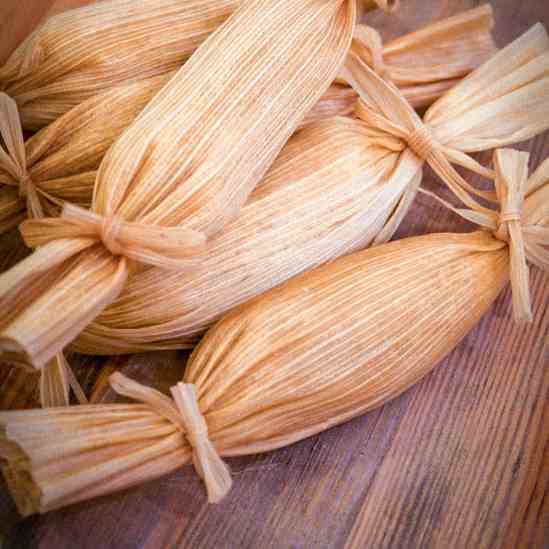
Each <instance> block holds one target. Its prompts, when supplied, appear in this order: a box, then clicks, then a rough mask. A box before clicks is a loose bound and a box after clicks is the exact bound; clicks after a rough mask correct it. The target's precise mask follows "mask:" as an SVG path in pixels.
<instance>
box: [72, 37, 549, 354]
mask: <svg viewBox="0 0 549 549" xmlns="http://www.w3.org/2000/svg"><path fill="white" fill-rule="evenodd" d="M548 44H549V42H548V41H547V35H546V34H545V32H544V31H543V29H542V28H541V27H536V28H535V29H533V30H532V31H530V33H528V34H527V35H526V36H525V37H523V38H521V39H519V41H518V42H517V43H515V44H511V45H510V46H508V48H506V49H505V50H503V51H502V52H501V53H500V54H498V56H497V57H498V59H496V60H495V62H496V64H497V65H498V66H501V59H504V58H506V57H510V56H511V55H510V54H512V55H513V56H514V57H515V59H517V65H516V66H515V67H511V68H510V69H509V72H508V73H507V72H505V69H503V68H501V69H500V70H501V71H502V73H503V74H501V76H500V77H498V76H497V75H496V76H494V77H493V82H494V88H493V89H496V90H498V92H497V93H498V95H496V97H493V96H492V95H489V94H491V93H492V91H491V90H490V88H486V86H484V83H483V82H484V73H485V71H490V70H491V69H490V67H492V66H493V65H492V62H491V61H490V62H488V64H487V65H485V66H483V67H481V68H479V69H478V70H477V71H476V72H475V73H472V74H471V76H470V79H469V81H468V83H464V84H463V85H459V86H458V89H455V90H452V91H450V92H448V94H447V95H445V96H443V98H442V99H441V100H440V101H446V97H448V96H451V97H455V98H461V97H467V95H468V94H470V95H471V96H472V97H475V98H476V99H478V104H477V105H474V106H473V107H472V108H471V109H470V110H469V111H467V113H466V115H465V114H463V115H461V116H458V117H456V119H455V123H456V130H455V131H456V134H455V135H456V138H458V137H459V139H461V141H460V142H457V144H456V146H455V148H452V149H450V148H448V149H446V148H444V149H443V148H442V147H441V148H440V149H438V148H437V149H436V150H437V151H441V152H438V153H437V156H436V158H435V159H434V160H432V159H431V158H430V157H428V158H427V162H428V163H430V164H432V165H433V166H434V167H435V168H437V170H438V172H439V173H440V175H441V176H442V179H443V181H444V182H445V183H446V184H448V185H449V186H450V188H451V189H453V190H454V191H455V192H456V193H457V194H458V195H459V196H462V197H463V192H464V191H463V189H464V188H467V184H466V182H465V181H463V180H462V178H460V177H459V175H458V174H457V172H456V171H455V170H453V168H452V167H451V165H450V164H449V160H448V159H453V158H454V156H455V155H456V154H457V153H459V152H460V151H467V150H470V147H471V146H472V145H475V146H476V145H477V143H478V141H479V137H482V135H483V132H485V131H489V132H490V133H488V135H489V136H490V137H491V138H492V139H491V140H490V141H487V142H486V143H481V145H480V146H479V148H482V149H484V148H486V149H489V148H490V147H492V146H495V145H498V144H501V145H504V144H507V143H510V142H514V141H518V140H521V139H523V138H525V137H528V136H530V135H534V134H535V133H537V132H539V131H541V130H542V129H543V128H547V127H549V112H548V108H549V105H548V104H547V100H546V93H545V90H546V89H547V86H548V85H549V78H547V76H546V75H547V71H548V70H549V55H548V54H547V53H546V52H547V48H548ZM526 51H528V54H529V55H528V56H525V52H526ZM513 52H516V55H515V53H513ZM521 52H522V53H521ZM530 57H534V58H535V61H534V62H536V63H538V64H539V66H538V68H537V69H536V71H533V70H532V71H530V72H529V78H528V80H526V81H525V82H522V83H521V82H518V83H517V86H516V87H510V89H507V88H505V83H506V82H510V81H511V78H512V77H513V75H515V74H516V75H517V76H520V74H521V72H522V71H523V68H526V69H527V68H528V63H527V62H526V61H525V59H529V58H530ZM521 59H522V61H521ZM508 64H509V63H508V62H507V66H508ZM508 75H510V76H509V78H508ZM369 89H370V90H379V91H378V94H379V97H381V98H382V99H383V100H384V101H389V102H388V104H387V105H388V106H387V107H386V109H387V112H389V115H388V116H391V117H396V116H403V115H400V114H399V112H400V111H399V110H398V109H399V108H400V109H401V110H402V111H403V112H404V113H406V116H410V117H414V118H411V120H413V121H414V124H418V125H419V124H421V121H419V119H418V118H417V116H416V115H415V113H414V112H413V111H412V109H411V108H410V107H409V106H408V105H407V104H406V102H405V101H404V100H403V99H402V98H401V96H400V95H398V94H397V92H396V91H395V89H394V87H392V86H390V85H388V84H386V83H384V82H383V81H382V80H380V79H379V78H378V77H376V79H375V80H373V84H372V85H371V86H370V87H369ZM484 91H486V94H487V95H483V92H484ZM388 98H390V100H389V99H388ZM376 99H377V98H376ZM393 99H394V101H393ZM525 102H526V104H528V105H529V107H530V108H529V110H524V105H525ZM447 103H448V104H447V108H446V109H445V111H444V112H445V114H443V115H441V117H440V121H438V122H437V125H433V126H432V128H431V131H432V132H433V133H434V134H435V133H436V132H437V131H438V128H439V127H441V128H444V124H445V120H446V119H448V120H453V118H452V117H453V113H454V111H455V110H457V109H459V108H460V104H459V100H458V99H455V100H453V101H449V102H447ZM381 105H382V107H385V104H381ZM438 105H439V103H438V102H437V103H435V104H434V105H433V107H432V108H433V109H437V108H438ZM487 105H488V106H490V108H491V110H490V113H487V114H485V111H486V108H487ZM380 109H381V107H380ZM371 110H373V108H371ZM382 112H383V111H382ZM430 112H431V111H428V113H427V114H426V117H425V119H426V120H429V117H430ZM359 114H360V112H359ZM483 116H484V118H482V117H483ZM461 118H463V120H464V123H466V124H468V126H467V128H466V129H465V130H464V131H462V132H461V134H460V130H457V128H458V125H459V123H460V119H461ZM477 119H478V120H479V121H480V123H479V124H478V125H476V124H470V121H471V120H472V121H475V120H477ZM382 120H383V119H382ZM397 120H400V119H399V118H397ZM488 126H489V127H490V128H491V130H487V129H486V128H487V127H488ZM409 135H410V134H408V136H409ZM408 136H407V134H406V132H401V133H396V134H394V135H392V134H390V133H387V132H386V131H384V130H383V129H379V128H377V127H376V124H375V123H366V122H364V121H362V120H360V119H356V120H353V119H349V118H334V119H332V120H326V121H323V122H318V123H315V124H310V125H309V126H307V127H305V128H304V129H302V130H301V131H300V132H298V133H297V134H296V135H295V136H294V137H293V138H292V139H291V140H290V141H289V143H288V144H287V145H286V147H285V148H284V150H283V152H282V153H281V155H280V156H279V157H278V158H277V160H276V161H275V163H274V164H273V166H272V167H271V169H270V170H269V172H268V173H267V175H266V177H265V178H264V180H263V181H262V183H261V184H260V185H259V186H258V187H257V188H256V190H255V191H254V193H252V195H251V198H250V200H249V202H248V203H247V204H246V205H245V206H244V208H243V210H242V214H241V216H240V217H239V218H238V219H237V220H235V221H234V222H232V223H230V224H229V225H227V226H226V228H225V229H224V231H223V233H222V234H220V235H219V236H218V237H217V238H216V239H215V240H212V241H211V242H210V243H209V244H208V245H207V246H206V248H205V250H204V251H203V252H202V253H201V254H200V255H199V256H198V257H199V258H200V263H201V265H202V268H200V269H197V270H196V271H195V272H190V273H188V274H187V275H186V276H185V277H181V276H180V275H179V273H177V272H173V273H168V272H163V271H161V270H159V269H157V268H150V269H145V270H143V271H141V272H139V273H136V274H135V275H133V276H132V278H131V279H130V280H129V281H128V284H127V286H126V287H125V289H124V290H123V292H122V293H121V295H120V297H119V298H118V299H117V300H116V301H115V302H114V303H113V304H111V305H110V306H109V307H107V308H106V309H105V310H104V311H103V312H102V313H101V314H100V315H99V316H98V317H97V318H96V319H95V321H94V322H92V323H90V325H89V326H88V327H86V328H85V329H84V330H83V332H82V333H81V334H80V335H79V336H78V338H77V339H76V341H75V343H74V349H75V350H78V351H81V352H86V353H93V354H114V353H128V352H139V351H145V350H153V349H166V348H180V347H189V346H192V345H194V344H195V343H196V340H197V338H198V337H199V336H200V335H201V334H202V333H203V332H204V330H205V329H206V328H207V327H208V326H209V325H210V324H211V323H213V322H214V321H215V320H217V319H218V318H219V317H220V316H221V315H223V314H225V313H226V312H227V311H229V310H230V309H231V308H232V307H235V306H237V305H239V304H241V303H243V302H245V301H246V300H248V299H251V298H253V297H255V296H256V295H258V294H260V293H262V292H264V291H266V290H268V289H270V288H272V287H274V286H276V285H278V284H280V283H282V282H284V281H285V280H288V279H289V278H291V277H292V276H295V275H296V274H298V273H300V272H303V271H306V270H308V269H311V268H313V267H316V266H318V265H320V264H321V263H324V262H326V261H330V260H333V259H335V258H337V257H339V256H341V255H343V254H346V253H350V252H352V251H355V250H358V249H360V248H363V247H365V246H368V245H372V244H380V243H383V242H385V241H386V240H388V239H389V238H390V237H391V236H392V234H393V233H394V231H395V230H396V228H397V227H398V225H399V223H400V221H401V220H402V219H403V217H404V215H405V213H406V211H407V209H408V208H409V206H410V205H411V203H412V202H413V199H414V197H415V195H416V193H417V190H418V188H419V186H420V183H421V178H422V169H423V168H422V167H423V164H424V160H423V158H422V157H420V156H418V155H417V154H416V153H415V152H414V151H413V150H411V148H410V146H409V144H408V141H407V139H408ZM448 139H452V136H451V134H450V135H449V136H448V137H447V138H446V140H448ZM443 143H444V141H443ZM450 145H453V143H452V142H450ZM440 157H442V161H439V158H440ZM463 158H468V159H469V160H470V163H472V162H473V160H472V158H470V157H466V156H465V155H464V154H463ZM463 158H462V157H460V158H459V160H460V162H461V163H463V161H462V160H463ZM439 165H442V166H443V169H440V168H439ZM472 167H473V169H475V170H476V171H479V172H480V173H482V174H487V175H491V174H492V171H491V170H489V169H488V168H485V167H483V166H480V165H478V166H477V165H475V164H473V165H472ZM468 203H471V201H470V200H468ZM473 204H476V202H473ZM166 303H169V307H167V306H166Z"/></svg>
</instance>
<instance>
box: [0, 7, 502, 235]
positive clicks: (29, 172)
mask: <svg viewBox="0 0 549 549" xmlns="http://www.w3.org/2000/svg"><path fill="white" fill-rule="evenodd" d="M492 26H493V14H492V10H491V8H490V7H489V6H482V7H480V8H476V9H473V10H469V11H466V12H463V13H462V14H459V15H457V16H455V17H451V18H449V19H445V20H442V21H440V22H437V23H434V24H432V25H429V26H427V27H425V28H424V29H422V30H420V31H416V32H414V33H411V34H409V35H407V36H404V37H402V38H400V39H398V40H395V41H393V42H391V43H389V44H387V45H386V46H385V48H382V46H381V41H380V40H379V39H378V36H377V33H376V32H375V31H374V30H373V29H369V28H368V27H366V26H360V25H359V26H358V27H357V28H356V30H355V40H354V41H353V47H354V49H355V50H356V51H357V52H358V53H359V54H360V56H361V59H362V60H363V61H365V62H366V63H368V64H369V65H370V66H371V67H372V68H373V69H374V70H375V71H376V72H379V73H381V75H382V76H384V77H385V78H390V79H391V80H392V81H393V82H395V83H396V84H397V85H398V86H399V88H400V89H401V91H403V93H404V96H405V97H406V98H407V99H408V100H409V101H410V103H411V104H412V105H413V106H418V105H419V106H422V105H424V104H426V102H428V103H431V102H432V101H433V100H434V99H436V98H437V97H438V96H440V95H441V94H442V92H443V91H445V90H446V89H447V88H448V87H450V86H451V85H452V84H453V83H455V82H456V80H457V79H458V78H459V77H462V76H463V75H465V74H466V73H468V72H469V71H471V70H472V69H474V68H475V67H477V66H479V65H480V64H482V63H483V62H484V61H485V60H486V59H487V58H488V57H489V56H490V55H492V54H493V53H494V52H495V45H494V42H493V40H492V37H491V33H490V31H491V28H492ZM434 40H437V46H436V48H434V47H433V41H434ZM402 65H406V67H407V69H404V68H402V67H401V66H402ZM174 73H175V71H172V72H170V73H167V74H163V75H161V76H156V77H153V78H149V79H145V80H140V81H137V82H134V83H130V84H126V85H119V86H117V87H114V88H110V89H108V90H107V91H104V92H102V93H98V94H97V95H94V96H93V97H91V98H89V99H87V100H85V101H83V102H82V103H79V104H78V105H77V106H75V107H73V108H72V109H71V110H69V111H68V112H67V113H65V114H63V115H62V116H60V117H59V118H57V119H56V120H55V122H53V123H52V124H50V125H49V126H48V127H47V129H43V130H41V131H40V132H38V133H37V134H36V135H34V136H33V137H31V138H30V139H29V140H28V141H27V142H26V143H25V144H23V140H22V135H23V134H22V132H21V131H18V130H19V129H20V124H21V123H20V120H19V116H18V114H17V111H16V109H15V106H14V105H13V104H12V103H11V102H10V99H8V97H7V96H6V95H5V94H0V109H1V110H0V122H2V121H3V123H2V124H1V125H0V130H2V129H3V130H4V132H3V133H5V134H6V135H7V137H6V141H9V142H10V143H11V148H10V149H11V151H13V153H12V154H11V155H10V154H9V153H10V150H8V151H7V152H8V155H7V156H6V155H5V154H3V153H2V152H1V151H0V232H3V231H6V230H8V229H9V228H11V227H13V226H16V225H18V224H19V223H20V222H21V221H22V220H23V219H24V217H25V216H24V211H25V209H26V210H27V215H28V216H30V217H36V216H38V217H39V216H42V215H43V214H44V213H47V214H49V215H51V214H55V213H56V212H57V211H58V210H59V207H60V205H61V204H62V202H63V201H65V200H68V201H70V202H72V203H76V204H78V205H81V206H86V207H88V206H89V205H90V203H91V196H92V192H93V185H94V182H95V177H96V170H97V168H98V167H99V163H100V161H101V159H102V158H103V156H104V154H105V152H106V151H107V150H108V148H109V147H110V146H111V145H112V143H113V142H114V141H115V140H116V138H117V137H118V136H119V135H120V134H121V133H122V132H123V131H124V130H125V129H126V128H127V127H128V126H129V125H130V124H131V122H133V121H134V119H135V118H136V117H137V115H138V114H139V113H140V112H141V111H142V110H143V108H144V107H145V105H146V104H147V103H148V102H149V101H150V100H151V99H152V98H153V97H154V95H156V93H157V92H158V91H160V89H162V87H163V86H164V85H165V84H166V83H167V81H168V80H169V79H170V78H171V76H173V74H174ZM357 97H358V96H357V94H356V92H355V91H354V90H352V88H350V87H349V86H347V85H344V84H334V85H332V86H331V87H330V89H329V90H328V91H327V92H326V93H325V94H324V95H323V96H322V97H321V98H320V100H319V101H318V102H317V103H316V105H315V106H314V107H313V108H312V109H311V111H310V112H309V113H308V114H307V115H306V117H305V119H304V120H303V122H302V125H305V124H307V123H310V122H312V121H315V120H321V119H326V118H330V117H332V116H335V115H345V114H350V113H351V112H352V111H353V109H354V104H355V102H356V99H357ZM10 130H11V131H10Z"/></svg>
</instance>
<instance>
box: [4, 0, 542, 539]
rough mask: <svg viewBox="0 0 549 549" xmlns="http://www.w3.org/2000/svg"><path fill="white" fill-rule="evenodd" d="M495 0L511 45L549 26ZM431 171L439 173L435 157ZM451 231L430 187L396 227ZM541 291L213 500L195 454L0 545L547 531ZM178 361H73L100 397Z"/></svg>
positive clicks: (244, 468) (174, 369)
mask: <svg viewBox="0 0 549 549" xmlns="http://www.w3.org/2000/svg"><path fill="white" fill-rule="evenodd" d="M67 1H68V2H71V3H72V2H75V1H76V2H77V1H79V0H63V2H64V5H66V4H67ZM476 4H478V2H476V1H475V0H438V1H437V0H429V1H427V0H403V3H402V11H401V12H400V14H399V15H397V16H396V17H395V18H394V19H392V20H390V19H389V18H387V17H386V16H383V15H375V16H372V17H371V19H370V20H371V21H372V24H375V25H377V26H378V27H379V28H381V29H382V30H383V34H384V36H395V35H397V34H400V33H402V32H403V31H406V30H411V29H413V28H415V27H417V25H419V24H423V23H425V22H427V21H429V20H430V19H436V18H439V17H444V16H447V15H450V14H452V13H455V12H457V11H460V10H462V9H465V8H467V7H471V6H473V5H476ZM492 4H493V6H494V10H495V13H496V20H497V25H498V26H497V32H496V34H497V40H498V43H499V44H501V45H503V44H506V43H508V42H509V41H510V40H511V39H513V38H515V37H516V36H518V35H519V34H520V33H522V32H523V31H525V30H526V29H527V28H528V27H529V26H530V25H531V24H533V23H534V22H535V21H538V20H541V21H542V22H544V23H545V24H546V26H548V27H549V4H547V3H546V2H540V1H539V0H523V1H522V2H517V1H516V0H497V1H495V0H494V1H493V2H492ZM522 148H524V149H527V150H530V151H531V153H532V161H531V164H532V166H533V167H535V166H536V165H537V164H538V163H539V162H540V161H541V159H543V158H545V157H546V156H547V155H549V134H545V135H543V136H540V137H538V138H536V139H535V140H532V141H531V142H529V143H527V144H525V145H523V147H522ZM488 158H489V155H483V159H485V160H486V159H488ZM425 184H426V186H428V187H431V188H439V187H436V183H435V181H434V178H432V177H431V176H430V174H429V173H428V172H427V174H426V183H425ZM441 230H467V225H466V223H464V222H462V221H460V220H459V219H457V218H456V217H455V216H451V215H450V214H448V213H447V212H446V211H444V210H443V209H442V208H441V207H440V206H438V205H436V204H433V203H432V201H430V200H429V199H428V198H426V197H423V196H420V197H419V198H418V200H417V202H416V204H415V206H414V208H413V210H412V212H411V213H410V215H409V216H408V218H407V219H406V221H405V223H404V224H403V226H402V227H401V229H400V230H399V236H407V235H411V234H422V233H425V232H433V231H441ZM532 294H533V300H534V303H535V321H534V323H533V324H532V325H531V326H517V325H515V324H513V323H512V322H511V319H510V299H509V298H510V292H509V290H507V291H505V292H504V293H503V294H502V295H501V296H500V298H499V299H498V300H497V302H496V303H495V305H494V306H493V308H492V309H491V310H490V312H489V313H488V314H487V315H486V316H485V317H484V318H483V319H482V321H481V322H480V324H479V325H478V326H477V328H476V329H475V330H473V331H472V332H471V333H470V334H469V335H468V336H467V338H466V339H465V340H464V341H463V342H462V343H461V344H460V345H459V346H458V348H457V349H456V350H455V351H454V352H453V353H452V354H451V355H450V356H449V357H448V358H447V360H445V361H444V362H443V363H442V364H440V365H439V367H438V368H437V369H436V370H435V371H434V372H433V373H432V374H431V375H429V376H428V377H427V378H426V379H425V380H424V381H423V382H421V383H420V384H418V385H417V386H415V387H414V388H412V389H411V390H409V391H407V392H406V393H405V394H404V395H402V396H401V397H400V398H398V399H396V400H394V401H393V402H391V403H389V404H387V405H385V406H383V407H382V408H380V409H379V410H376V411H373V412H371V413H369V414H367V415H365V416H364V417H361V418H358V419H356V420H354V421H351V422H349V423H347V424H346V425H343V426H340V427H337V428H334V429H331V430H330V431H328V432H325V433H323V434H321V435H319V436H316V437H312V438H310V439H308V440H305V441H302V442H300V443H298V444H295V445H293V446H291V447H289V448H284V449H282V450H279V451H276V452H271V453H269V454H263V455H258V456H250V457H246V458H239V459H232V460H230V465H231V467H232V469H233V472H234V477H235V482H234V489H233V491H232V492H231V494H230V495H229V496H228V498H227V499H226V501H224V502H223V503H222V504H220V505H217V506H208V505H207V504H206V502H205V495H204V490H203V487H202V486H201V484H200V482H199V481H198V479H197V477H196V474H195V473H194V471H193V470H192V468H190V467H186V468H184V469H182V470H181V471H178V472H176V473H174V474H172V475H170V476H168V477H166V478H164V479H161V480H158V481H156V482H152V483H149V484H148V485H145V486H141V487H138V488H135V489H132V490H129V491H126V492H124V493H121V494H117V495H114V496H110V497H108V498H104V499H101V500H96V501H90V502H86V503H84V504H80V505H78V506H75V507H72V508H70V509H66V510H63V511H58V512H56V513H52V514H49V515H45V516H40V517H32V518H30V519H27V520H25V521H21V522H19V524H18V525H16V526H14V527H13V528H10V532H9V534H8V536H7V539H6V543H5V546H6V548H16V547H17V548H33V547H38V546H40V547H42V548H50V547H51V548H55V549H58V548H59V549H61V548H65V547H66V548H72V547H74V546H75V545H78V547H81V548H84V549H85V548H87V547H90V548H91V547H105V548H115V547H116V548H128V549H130V548H131V549H134V548H156V547H204V548H206V547H207V548H210V547H216V548H217V547H250V548H252V547H254V548H255V547H275V548H279V547H315V548H317V547H343V546H345V545H346V544H349V546H354V547H376V548H377V547H391V548H395V547H396V548H401V547H402V548H415V547H422V548H423V547H425V548H430V549H431V548H436V549H438V548H446V547H456V548H469V547H493V548H503V547H521V548H522V547H544V546H548V545H549V496H548V493H549V488H548V486H549V368H548V366H549V347H548V345H549V341H548V339H549V338H548V336H549V312H548V310H547V305H548V304H549V277H548V276H547V275H546V274H543V273H541V272H540V271H539V270H537V269H535V268H533V269H532ZM433 337H436V334H433ZM184 360H185V355H184V354H177V353H151V354H148V355H144V356H134V357H131V358H128V357H122V358H118V359H115V360H114V361H108V362H107V363H106V364H103V370H99V369H98V368H94V369H92V370H93V372H92V373H90V368H89V366H90V365H91V364H95V365H99V366H100V365H101V363H100V362H99V363H96V362H95V361H94V360H92V359H89V362H85V363H83V364H82V365H81V366H80V367H79V368H78V374H79V376H81V377H82V379H83V380H84V381H86V387H87V388H88V389H90V392H91V394H92V395H93V398H94V401H105V400H111V399H112V398H113V395H112V393H110V392H109V390H108V387H107V386H106V383H105V380H106V378H107V374H108V372H109V371H111V369H114V368H117V369H122V370H123V371H125V372H126V373H128V374H129V375H131V376H132V377H135V378H138V379H140V380H142V381H146V382H147V383H150V384H151V385H154V386H156V387H158V388H160V389H164V390H165V389H166V388H167V387H168V386H169V385H170V383H173V381H174V380H175V379H177V377H178V376H180V375H181V372H182V370H183V367H184ZM86 373H87V376H86V375H85V374H86ZM92 384H93V386H94V388H93V389H91V386H92ZM2 501H3V503H2V505H3V506H4V507H5V509H4V507H0V516H2V519H3V518H4V517H6V521H5V522H4V521H3V520H0V523H5V524H7V523H8V520H9V522H10V524H13V520H14V512H13V508H12V507H9V505H10V504H9V503H6V501H5V500H2ZM8 515H9V516H8Z"/></svg>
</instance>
